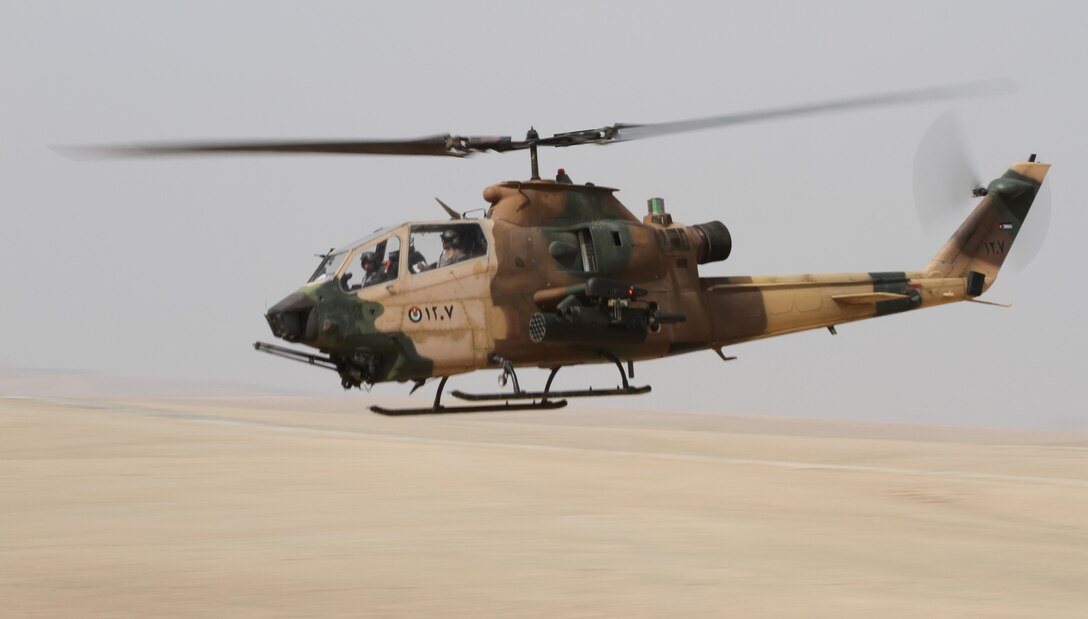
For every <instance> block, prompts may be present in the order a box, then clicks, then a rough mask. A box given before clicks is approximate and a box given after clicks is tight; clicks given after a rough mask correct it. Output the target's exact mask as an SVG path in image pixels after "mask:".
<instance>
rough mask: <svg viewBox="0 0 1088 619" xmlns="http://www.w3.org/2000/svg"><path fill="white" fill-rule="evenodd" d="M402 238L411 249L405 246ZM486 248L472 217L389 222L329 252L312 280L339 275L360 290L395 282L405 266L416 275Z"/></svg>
mask: <svg viewBox="0 0 1088 619" xmlns="http://www.w3.org/2000/svg"><path fill="white" fill-rule="evenodd" d="M404 238H407V240H408V251H407V252H402V251H401V249H402V248H401V244H402V242H403V241H402V239H404ZM487 250H488V246H487V237H486V235H485V234H484V231H483V229H482V228H481V226H480V224H479V223H478V222H474V221H457V222H455V221H444V222H440V223H415V224H403V225H400V226H390V227H387V228H381V229H379V230H376V231H375V232H373V233H372V234H369V235H367V236H365V237H363V238H361V239H359V240H357V241H354V242H352V243H349V244H347V245H345V246H343V247H341V248H339V249H335V250H333V251H331V252H329V253H328V254H325V255H324V256H323V257H322V260H321V264H320V265H318V267H317V270H315V271H314V273H313V275H311V276H310V279H309V281H310V282H316V281H319V280H324V279H327V278H332V277H336V278H339V280H340V284H341V287H342V288H343V289H344V290H345V291H352V290H359V289H362V288H368V287H370V286H374V285H376V284H379V283H385V282H391V281H393V280H395V279H397V278H398V277H399V276H400V274H401V272H402V270H405V271H407V272H409V273H411V274H413V275H418V274H422V273H426V272H429V271H435V270H439V269H443V268H445V267H448V266H452V265H454V264H457V263H460V262H465V261H469V260H474V259H476V258H480V257H483V256H486V255H487ZM402 254H406V255H402Z"/></svg>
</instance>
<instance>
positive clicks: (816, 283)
mask: <svg viewBox="0 0 1088 619" xmlns="http://www.w3.org/2000/svg"><path fill="white" fill-rule="evenodd" d="M1048 168H1049V165H1048V164H1042V163H1035V162H1024V163H1018V164H1015V165H1013V166H1012V167H1011V168H1010V169H1009V171H1008V172H1006V173H1005V174H1004V175H1003V176H1002V177H1000V178H998V179H997V180H995V181H993V182H992V183H990V185H989V187H988V195H986V196H985V197H984V198H983V199H982V200H981V202H980V203H979V204H978V205H977V206H976V208H975V209H974V211H973V212H972V213H971V215H970V216H969V217H968V218H967V220H966V221H965V222H964V223H963V224H962V225H961V227H960V228H959V229H958V230H957V232H956V233H955V234H954V235H953V236H952V238H951V239H950V240H949V241H948V242H947V243H946V244H945V246H944V247H943V248H942V249H941V250H940V251H939V252H938V253H937V255H936V256H934V257H933V259H932V260H930V261H929V263H928V264H927V265H926V266H925V267H924V268H923V269H921V270H917V271H902V272H882V273H836V274H819V275H795V276H765V277H700V275H699V265H700V264H705V263H708V262H713V261H718V260H724V259H725V258H726V257H728V254H729V250H730V238H729V233H728V231H727V230H726V228H725V226H724V225H722V224H721V223H719V222H710V223H707V224H702V225H698V226H685V225H681V224H678V223H673V222H672V220H671V217H670V216H669V215H668V214H666V213H665V212H664V210H663V209H661V208H660V207H659V205H658V204H652V205H651V212H650V213H649V214H648V215H646V216H645V218H643V219H642V220H640V219H638V218H637V217H635V216H634V215H633V214H632V213H631V212H630V211H629V210H628V209H627V208H625V207H624V206H623V205H622V204H621V203H620V202H619V201H618V200H617V199H616V198H615V196H614V195H613V193H614V190H613V189H609V188H606V187H598V186H594V185H591V184H586V185H576V184H572V183H567V182H556V181H548V180H531V181H520V182H505V183H501V184H497V185H492V186H491V187H488V188H487V189H486V190H485V191H484V199H485V200H486V201H487V202H488V203H489V204H490V207H489V209H488V211H487V215H486V217H485V218H484V219H481V220H461V221H446V222H441V223H436V222H418V223H407V224H404V225H402V226H399V227H397V228H393V229H389V230H386V231H383V232H381V233H379V234H377V235H376V236H373V237H371V238H370V239H367V241H366V242H365V243H360V244H358V245H356V246H355V247H350V246H349V247H347V248H344V249H343V250H341V252H342V253H344V255H345V257H344V259H343V261H342V263H341V264H340V267H339V268H338V270H337V271H336V272H335V273H328V274H327V276H325V277H318V278H316V279H315V280H313V281H311V282H310V283H308V284H307V285H305V286H303V287H302V288H301V289H299V290H298V291H297V292H296V293H294V294H292V295H290V296H289V297H287V298H286V299H284V300H283V301H281V302H280V303H278V304H277V305H276V306H274V307H273V308H272V309H271V310H269V312H268V316H267V318H268V321H269V324H270V325H271V327H272V329H273V332H274V333H275V334H276V335H277V336H278V337H281V338H282V339H286V340H288V341H292V342H298V343H301V344H305V345H307V346H310V347H313V348H316V349H318V350H320V351H322V352H323V353H325V354H326V355H327V358H328V359H330V360H331V362H332V363H333V364H335V366H336V369H337V371H338V372H339V373H340V376H341V379H342V384H343V385H344V387H352V386H359V385H360V384H364V383H365V384H372V383H378V382H385V381H405V380H417V381H418V380H421V379H426V378H430V377H434V376H451V375H455V374H461V373H465V372H471V371H473V370H477V369H481V368H487V367H496V366H497V365H498V364H499V363H500V362H509V364H510V365H512V366H520V367H524V366H537V367H545V368H555V367H560V366H566V365H576V364H584V363H600V362H609V361H615V360H617V359H618V360H624V361H639V360H645V359H653V358H659V357H664V356H668V355H675V354H681V353H686V352H692V351H697V350H705V349H714V350H719V349H720V348H721V347H723V346H727V345H731V344H736V343H739V342H744V341H749V340H754V339H759V338H766V337H771V336H775V335H782V334H785V333H792V332H796V331H802V330H806V329H814V328H821V327H833V326H834V325H837V324H841V323H846V322H852V321H856V320H863V319H866V318H872V317H875V316H883V315H886V314H893V313H898V312H904V311H908V310H914V309H920V308H923V307H931V306H935V305H943V304H946V303H953V302H957V301H964V300H969V299H973V298H974V297H977V296H979V295H981V294H982V293H983V292H984V291H985V290H987V289H988V288H989V287H990V286H991V285H992V284H993V282H994V280H995V278H996V277H997V273H998V270H999V269H1000V267H1001V265H1002V263H1003V261H1004V259H1005V257H1006V255H1007V254H1008V252H1009V249H1010V248H1011V247H1012V243H1013V241H1014V240H1015V238H1016V234H1017V232H1018V231H1019V229H1020V226H1021V225H1022V223H1023V221H1024V219H1025V218H1026V216H1027V213H1028V210H1029V209H1030V207H1031V204H1032V201H1033V199H1034V197H1035V195H1036V192H1037V191H1038V189H1039V187H1040V185H1041V183H1042V181H1043V178H1044V177H1045V175H1046V172H1047V170H1048ZM441 225H448V226H451V227H456V226H479V234H480V235H481V241H480V243H479V246H480V247H482V248H484V247H485V248H486V249H483V250H482V251H481V253H479V254H478V255H475V256H473V257H471V258H469V259H465V260H463V261H461V262H457V263H455V264H452V265H450V266H446V267H444V268H433V267H432V268H429V269H425V270H420V271H418V272H417V271H415V270H414V269H413V266H412V262H414V258H413V256H412V251H403V252H399V253H398V254H397V255H396V256H395V258H394V260H399V261H400V263H399V266H398V265H393V267H394V270H395V272H396V271H397V270H398V269H399V277H396V278H395V279H392V280H390V281H388V282H383V283H379V284H377V285H371V286H368V287H362V288H359V289H355V290H353V289H351V288H350V287H349V286H346V285H345V281H344V279H345V278H344V272H345V271H346V269H347V268H348V267H347V265H349V264H351V263H352V261H353V260H357V259H358V256H359V255H360V253H361V252H363V251H365V250H366V249H367V248H368V247H374V246H375V245H376V244H377V246H380V247H384V246H385V245H384V243H386V242H395V243H396V244H397V246H398V247H404V248H409V249H414V246H413V242H414V235H415V233H416V231H417V230H419V229H423V228H427V229H434V228H436V227H438V226H441Z"/></svg>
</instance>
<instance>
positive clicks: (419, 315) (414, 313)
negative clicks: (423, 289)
mask: <svg viewBox="0 0 1088 619" xmlns="http://www.w3.org/2000/svg"><path fill="white" fill-rule="evenodd" d="M408 320H411V321H412V322H419V321H420V320H423V310H421V309H419V307H418V306H415V305H413V306H412V307H410V308H408Z"/></svg>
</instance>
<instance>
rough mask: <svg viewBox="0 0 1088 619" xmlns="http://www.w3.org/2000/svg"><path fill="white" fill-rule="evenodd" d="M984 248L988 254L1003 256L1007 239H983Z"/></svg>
mask: <svg viewBox="0 0 1088 619" xmlns="http://www.w3.org/2000/svg"><path fill="white" fill-rule="evenodd" d="M982 248H983V249H984V250H986V255H987V256H1001V255H1004V253H1005V241H1000V240H999V241H983V242H982Z"/></svg>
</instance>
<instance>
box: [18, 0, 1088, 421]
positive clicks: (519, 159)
mask: <svg viewBox="0 0 1088 619" xmlns="http://www.w3.org/2000/svg"><path fill="white" fill-rule="evenodd" d="M767 4H768V6H762V5H759V6H757V5H754V4H753V3H747V2H745V3H740V2H737V3H720V2H715V3H710V2H707V3H694V4H693V3H680V2H671V3H663V2H622V3H621V2H609V3H586V2H569V3H568V2H547V3H539V2H537V3H517V2H495V3H467V4H462V5H456V4H454V3H449V2H401V3H380V4H377V3H375V4H368V3H359V2H307V3H297V2H255V1H254V2H241V1H239V2H193V1H189V2H178V3H156V2H108V1H103V2H94V3H82V2H41V1H35V2H14V1H12V0H0V77H2V80H0V89H2V90H0V92H2V96H0V106H2V112H3V113H2V114H0V204H2V207H0V209H2V210H0V212H2V214H3V216H2V219H0V258H2V260H0V276H2V278H3V282H4V287H3V290H4V293H3V302H2V303H0V325H2V326H0V366H7V367H45V368H76V369H93V370H101V371H107V372H115V373H123V374H132V375H142V376H160V377H180V378H185V379H213V380H222V381H230V382H241V383H249V384H253V385H264V386H276V387H286V388H293V389H299V390H307V391H312V392H318V393H330V394H331V393H337V392H339V391H340V387H339V380H338V378H337V377H336V376H335V375H334V374H332V373H326V372H323V371H320V370H317V369H314V368H309V367H306V366H304V365H301V364H294V363H291V362H289V361H283V360H279V359H275V358H272V357H269V356H265V355H260V354H257V353H255V352H254V351H253V350H252V348H251V347H250V344H251V343H252V342H253V341H254V340H257V339H262V340H271V335H270V333H269V332H268V327H267V324H266V323H265V321H264V319H263V316H262V315H263V313H264V311H265V309H266V307H267V306H269V305H271V304H272V303H275V302H276V301H277V300H279V299H280V298H282V297H283V296H284V295H286V294H287V293H289V292H290V291H291V290H293V289H294V288H296V287H297V286H298V285H299V284H301V283H302V282H303V281H304V280H305V278H306V277H307V276H308V275H309V273H310V272H311V271H312V270H313V268H314V266H315V262H316V261H315V258H314V257H313V254H315V253H317V252H321V251H323V250H325V249H327V248H329V247H331V246H334V245H341V244H343V243H345V242H347V241H350V240H351V239H353V238H357V237H359V236H362V235H364V234H366V233H367V232H369V231H371V230H373V229H375V228H377V227H379V226H383V225H389V224H395V223H399V222H400V221H403V220H407V219H422V218H432V217H433V218H439V217H441V216H442V213H441V211H440V210H439V209H438V207H437V206H436V204H435V203H434V199H433V197H434V196H439V197H441V198H442V199H443V200H445V201H446V202H448V203H450V204H452V205H454V206H455V207H456V208H458V209H461V210H467V209H469V208H473V207H478V206H483V205H484V203H483V201H482V199H481V196H480V193H481V191H482V190H483V188H484V187H485V186H487V185H489V184H491V183H493V182H497V181H502V180H507V179H519V178H526V177H528V174H529V170H528V162H527V158H526V157H524V156H523V155H520V154H507V155H494V154H492V155H483V156H479V157H475V158H472V159H469V160H455V159H448V160H447V159H441V160H438V159H435V160H429V159H409V158H392V157H387V158H382V157H373V158H365V157H358V158H338V157H321V156H308V157H307V156H292V157H278V158H276V157H221V158H207V159H169V160H158V161H120V162H118V161H113V162H98V163H78V162H72V161H68V160H66V159H63V158H61V157H59V156H57V155H56V154H54V153H53V152H52V151H50V150H49V146H50V145H57V144H73V143H116V142H128V141H141V140H144V141H147V140H151V141H154V140H164V139H167V140H169V139H200V138H211V139H225V138H255V139H270V138H347V137H416V136H421V135H428V134H434V133H442V132H446V131H450V132H453V133H461V134H469V135H472V134H484V135H488V134H505V135H515V136H520V135H523V134H524V132H525V130H526V129H528V127H529V126H530V125H535V126H536V128H537V129H538V130H540V132H541V133H542V134H551V133H555V132H559V131H571V130H577V129H584V128H590V127H597V126H602V125H605V124H609V123H613V122H659V121H667V120H673V119H683V118H690V117H697V116H703V115H711V114H719V113H725V112H739V111H746V110H750V109H759V108H765V107H773V106H782V105H791V104H798V103H804V102H809V101H818V100H822V99H828V98H839V97H844V96H851V95H861V94H867V93H881V92H887V91H893V90H900V89H907V88H919V87H926V86H932V85H940V84H947V83H955V82H962V81H969V80H975V79H982V78H991V77H1007V78H1012V79H1013V80H1015V81H1016V82H1017V83H1018V84H1019V88H1020V91H1019V93H1018V94H1016V95H1013V96H1007V97H998V98H993V99H988V100H974V101H968V102H964V103H959V104H956V107H957V109H958V110H959V111H960V112H961V113H962V116H963V117H964V119H965V128H966V133H967V137H968V138H969V140H970V142H971V144H972V147H973V150H974V155H975V159H976V161H977V164H978V167H979V169H980V170H981V172H982V173H983V174H984V175H985V176H986V177H987V178H993V177H995V176H997V175H1000V174H1001V173H1002V172H1004V170H1005V168H1006V167H1007V165H1008V164H1009V163H1012V162H1014V161H1019V160H1022V159H1024V158H1025V157H1026V156H1027V155H1028V154H1029V153H1032V152H1037V153H1039V155H1040V158H1041V159H1042V160H1044V161H1049V162H1052V163H1053V164H1054V168H1053V169H1052V171H1051V174H1050V176H1049V177H1048V181H1047V182H1048V183H1051V184H1052V187H1051V189H1052V196H1053V215H1052V226H1051V229H1050V234H1049V237H1048V239H1047V245H1046V246H1045V247H1044V248H1043V249H1042V251H1041V252H1040V253H1039V256H1038V257H1037V259H1036V260H1035V261H1034V262H1033V263H1032V264H1031V265H1030V266H1029V267H1028V268H1026V269H1024V270H1022V271H1020V272H1016V273H1013V272H1008V271H1004V272H1003V273H1002V276H1001V277H1000V278H999V280H998V282H997V284H996V285H995V286H994V287H993V288H992V289H991V291H990V292H989V293H988V294H987V298H989V299H991V300H994V301H1000V302H1007V303H1013V304H1014V307H1013V308H1012V309H1008V310H1002V309H997V308H991V307H985V306H980V305H973V304H959V305H955V306H951V307H946V308H938V309H933V310H926V311H923V312H915V313H909V314H905V315H899V316H893V317H887V318H881V319H878V320H873V321H868V322H861V323H854V324H849V325H843V326H841V327H840V328H839V335H838V336H837V337H834V338H832V337H831V336H829V335H828V333H827V332H826V331H823V330H820V331H813V332H809V333H803V334H797V335H790V336H785V337H781V338H776V339H772V340H767V341H763V342H755V343H749V344H745V345H741V346H736V347H734V348H733V349H732V351H731V353H732V354H736V355H738V356H739V357H740V358H739V360H738V361H733V362H730V363H728V364H723V363H722V362H721V361H720V360H718V358H717V356H715V355H714V353H712V352H702V353H695V354H692V355H688V356H686V357H680V358H676V359H671V360H665V361H656V362H652V363H644V364H639V365H638V366H637V369H636V372H637V375H636V382H639V383H641V382H643V381H650V382H651V383H652V384H653V386H654V392H653V393H652V394H651V395H649V396H644V397H642V398H638V399H629V400H622V401H621V400H613V401H611V402H609V403H608V405H611V406H630V407H662V408H676V409H692V410H724V411H729V412H738V413H754V414H782V415H799V416H829V417H842V418H855V419H869V420H897V421H920V422H940V423H952V424H996V425H1032V426H1053V427H1078V428H1086V427H1088V410H1086V407H1085V405H1084V403H1083V399H1082V397H1081V390H1080V387H1081V384H1082V383H1083V381H1084V380H1085V378H1084V376H1085V369H1086V366H1088V363H1086V362H1085V360H1084V358H1085V357H1084V355H1085V350H1086V348H1088V346H1086V345H1088V336H1086V329H1085V320H1084V318H1083V317H1082V312H1083V311H1084V309H1083V308H1084V307H1085V301H1086V294H1085V292H1084V287H1083V286H1080V285H1079V275H1080V266H1081V265H1082V264H1083V263H1084V257H1083V246H1084V243H1083V242H1082V240H1081V238H1080V237H1081V235H1082V234H1083V232H1084V230H1085V229H1086V224H1088V222H1086V216H1085V209H1084V206H1083V204H1081V202H1082V199H1080V198H1078V197H1077V196H1078V193H1079V191H1078V189H1079V188H1078V186H1077V185H1076V182H1077V181H1076V179H1078V178H1081V176H1082V175H1083V170H1084V168H1085V166H1086V165H1088V155H1086V153H1085V148H1084V144H1085V137H1086V130H1085V128H1084V127H1085V123H1084V120H1083V119H1084V114H1085V110H1088V89H1086V86H1085V81H1084V79H1085V78H1084V75H1085V74H1086V71H1088V42H1086V39H1085V37H1084V36H1083V29H1084V25H1085V24H1086V23H1088V10H1086V9H1084V8H1083V5H1079V4H1077V3H1073V2H1067V3H1038V2H1037V3H1030V4H1025V3H1022V2H1016V3H1013V2H1005V3H998V2H978V3H956V2H909V3H907V2H899V3H870V2H822V3H806V2H791V3H767ZM949 107H950V104H929V105H916V106H910V107H901V108H894V109H885V110H873V111H865V112H860V113H852V114H837V115H828V116H821V117H817V118H804V119H797V120H789V121H780V122H770V123H763V124H754V125H749V126H744V127H737V128H731V129H722V130H715V131H708V132H705V133H700V134H684V135H678V136H672V137H667V138H660V139H654V140H645V141H641V142H634V143H629V144H621V145H615V146H609V147H600V148H595V147H584V148H580V149H569V150H566V149H557V150H552V151H547V152H542V169H543V170H545V171H547V172H549V173H550V172H552V171H554V169H555V168H557V167H560V166H562V167H565V168H567V170H568V171H569V172H570V174H571V175H572V176H573V177H574V179H575V181H577V182H584V181H594V182H596V183H598V184H602V185H610V186H615V187H619V188H620V189H621V191H620V192H619V193H618V194H617V196H618V197H619V199H620V200H621V201H623V202H625V203H626V204H627V206H628V207H629V208H631V209H632V210H633V211H635V212H636V213H640V212H641V211H642V209H643V208H644V205H645V200H646V199H647V198H649V197H652V196H662V197H664V198H665V199H666V203H667V205H668V209H669V211H670V212H672V213H673V216H674V217H675V218H677V219H678V220H680V221H684V222H687V223H700V222H704V221H707V220H711V219H721V220H722V221H724V222H725V223H726V224H727V225H728V226H729V227H730V229H731V231H732V233H733V238H734V250H733V256H732V257H731V258H730V259H729V260H728V261H727V262H725V263H719V264H714V265H710V266H709V267H706V268H704V270H703V274H704V275H749V274H751V275H762V274H776V273H777V274H790V273H803V272H828V271H831V272H838V271H875V270H903V269H916V268H920V267H922V266H923V265H924V264H925V263H926V261H927V260H928V259H929V258H930V257H931V256H932V255H933V254H934V253H935V252H936V250H937V249H938V248H939V246H940V245H941V244H942V243H943V242H944V240H945V238H947V236H948V235H949V234H950V233H951V231H952V230H951V229H949V230H947V231H944V232H942V233H940V234H927V233H925V232H923V229H922V227H921V226H920V225H919V223H918V221H917V217H916V214H915V208H914V205H913V198H912V190H911V183H912V166H913V160H914V155H915V150H916V148H917V145H918V142H919V140H920V138H921V136H922V134H923V133H924V132H925V130H926V128H927V127H928V126H929V125H930V123H932V122H933V120H934V119H935V118H937V117H938V116H939V115H940V114H942V113H943V112H945V111H946V110H948V109H949ZM969 206H970V204H969V203H965V205H964V208H965V211H964V213H963V214H964V215H965V214H966V209H968V208H969ZM1014 253H1015V250H1014ZM0 371H3V370H2V369H0ZM496 374H497V373H496V372H493V371H489V372H482V373H478V374H477V376H476V377H474V378H472V379H462V380H459V381H455V383H456V384H458V386H460V387H462V388H463V387H466V386H468V387H478V388H487V389H492V388H493V387H494V386H495V382H494V380H495V377H496ZM571 374H573V373H571ZM593 375H594V376H598V377H600V382H604V383H606V384H608V385H611V384H614V382H615V378H614V370H612V369H609V368H604V369H602V371H601V372H594V373H593ZM562 377H564V374H563V373H560V379H562ZM566 377H567V378H568V379H570V378H571V376H570V375H567V376H566ZM542 378H543V375H542V374H540V373H538V372H535V371H527V372H525V373H523V375H522V381H523V383H525V382H528V383H535V382H536V381H540V380H542ZM562 382H563V381H562V380H560V383H562ZM451 384H454V383H451ZM564 386H574V383H573V382H572V381H569V380H568V381H567V383H566V384H565V385H564ZM406 391H407V388H406V387H405V386H403V385H396V384H394V385H382V386H379V387H377V388H376V389H375V392H376V393H377V394H378V395H382V394H386V395H389V394H395V395H401V394H403V393H405V392H406ZM354 397H357V398H359V402H360V411H362V410H363V408H364V406H365V404H366V403H368V402H369V400H367V399H366V398H365V397H364V396H361V395H359V394H358V393H356V394H355V395H354ZM420 397H422V398H424V399H428V398H429V395H421V396H420Z"/></svg>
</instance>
